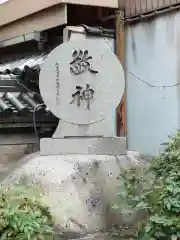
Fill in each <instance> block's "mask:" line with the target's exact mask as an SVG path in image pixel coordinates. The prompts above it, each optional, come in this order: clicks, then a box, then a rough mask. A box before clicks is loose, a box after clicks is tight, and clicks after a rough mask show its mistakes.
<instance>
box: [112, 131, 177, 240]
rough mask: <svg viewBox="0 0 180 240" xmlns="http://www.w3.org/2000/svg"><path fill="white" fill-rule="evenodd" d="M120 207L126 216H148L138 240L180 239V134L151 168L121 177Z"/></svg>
mask: <svg viewBox="0 0 180 240" xmlns="http://www.w3.org/2000/svg"><path fill="white" fill-rule="evenodd" d="M120 182H121V192H120V193H119V200H118V204H117V205H115V206H114V207H116V208H119V209H120V211H121V213H122V214H132V213H135V214H136V213H137V212H139V211H140V210H142V211H143V213H145V216H144V219H143V221H142V220H141V221H140V222H139V223H138V224H137V232H138V234H137V239H141V240H156V239H158V240H166V239H172V240H177V239H180V131H178V132H177V134H176V136H174V137H172V138H171V139H170V142H169V143H168V145H167V147H166V149H165V151H164V152H163V153H162V154H161V155H160V156H158V157H156V158H154V159H153V161H152V164H151V167H150V168H149V169H148V170H147V169H140V168H136V169H131V170H129V171H126V172H123V173H122V174H121V175H120Z"/></svg>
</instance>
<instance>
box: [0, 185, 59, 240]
mask: <svg viewBox="0 0 180 240" xmlns="http://www.w3.org/2000/svg"><path fill="white" fill-rule="evenodd" d="M10 239H11V240H30V239H31V240H44V239H46V240H48V239H49V240H50V239H55V233H54V231H53V220H52V217H51V214H50V213H49V210H48V208H47V207H46V206H45V205H44V204H43V203H42V201H40V195H39V194H38V193H37V192H36V191H35V189H32V188H28V187H23V186H15V187H13V188H10V189H6V190H5V189H4V190H1V192H0V240H10Z"/></svg>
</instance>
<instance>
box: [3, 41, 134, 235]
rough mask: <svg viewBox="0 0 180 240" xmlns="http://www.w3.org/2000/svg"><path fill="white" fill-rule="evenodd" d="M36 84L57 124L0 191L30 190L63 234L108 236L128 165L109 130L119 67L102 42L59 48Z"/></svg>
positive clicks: (122, 142) (120, 79) (119, 88)
mask: <svg viewBox="0 0 180 240" xmlns="http://www.w3.org/2000/svg"><path fill="white" fill-rule="evenodd" d="M39 85H40V92H41V95H42V97H43V99H44V102H45V104H46V106H47V107H48V109H49V110H50V111H52V113H53V114H54V115H55V116H57V117H58V118H59V119H60V121H59V125H58V127H57V129H56V132H55V133H54V135H53V137H52V138H45V139H41V141H40V153H37V154H35V155H32V156H27V157H26V158H25V159H22V160H20V164H19V166H18V168H17V169H16V170H14V171H13V173H12V174H10V175H9V176H8V177H7V178H6V179H5V180H4V181H3V182H2V185H6V186H7V185H11V184H15V183H20V182H22V181H25V182H26V183H27V184H31V185H35V186H36V187H38V188H39V189H40V191H42V193H43V195H44V199H45V201H46V203H47V204H48V206H49V207H50V210H51V213H52V215H53V217H54V220H55V223H56V226H57V228H60V229H61V230H63V232H68V233H72V232H73V236H75V233H76V236H77V234H79V235H81V234H90V233H96V232H100V231H108V229H109V228H111V226H112V224H113V223H117V222H118V223H119V213H118V214H117V216H116V215H114V213H112V211H111V207H112V204H113V203H114V200H115V199H116V197H117V193H118V192H119V181H118V176H119V174H120V172H121V170H122V168H126V169H127V168H129V167H131V166H134V165H136V163H135V162H133V161H131V159H129V158H128V156H127V155H126V139H125V138H118V137H116V136H115V131H114V127H112V126H113V121H114V123H115V119H114V118H113V117H114V116H113V111H114V110H115V109H116V107H117V105H118V104H119V102H120V101H121V98H122V95H123V92H124V85H125V80H124V72H123V69H122V66H121V64H120V62H119V61H118V59H117V58H116V56H115V55H114V53H113V52H112V51H111V50H110V48H109V46H108V45H107V44H106V42H104V44H101V45H100V46H98V45H96V44H95V42H94V41H92V40H83V41H72V42H67V43H64V44H62V45H60V46H58V47H57V48H56V49H54V50H53V51H52V52H51V53H50V54H49V56H48V57H47V59H46V60H45V62H44V63H43V68H42V71H41V73H40V84H39ZM23 179H25V180H23ZM131 220H133V219H131ZM123 221H124V220H123Z"/></svg>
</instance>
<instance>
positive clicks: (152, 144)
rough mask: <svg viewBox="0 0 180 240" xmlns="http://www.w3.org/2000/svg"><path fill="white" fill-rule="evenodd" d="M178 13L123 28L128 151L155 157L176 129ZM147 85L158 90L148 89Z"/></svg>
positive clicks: (179, 112)
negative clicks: (124, 38) (124, 29)
mask: <svg viewBox="0 0 180 240" xmlns="http://www.w3.org/2000/svg"><path fill="white" fill-rule="evenodd" d="M179 23H180V11H174V12H172V13H168V14H164V15H162V16H160V17H157V18H155V19H154V20H149V21H147V22H143V21H141V22H139V23H137V24H133V25H130V26H128V27H127V29H126V31H127V35H126V36H127V39H126V40H127V44H126V67H127V127H128V148H129V149H130V150H140V151H143V152H146V153H150V154H157V153H158V151H159V148H160V144H161V143H162V142H164V140H167V139H168V135H170V134H172V133H175V132H176V130H177V129H178V128H180V85H179V86H175V87H164V88H163V86H167V85H174V84H177V83H179V82H180V24H179ZM130 72H131V73H133V74H134V75H136V76H138V77H139V78H141V79H142V80H143V81H146V82H147V83H149V84H152V85H155V86H161V87H150V86H148V85H147V84H145V83H143V82H142V81H140V80H138V78H137V77H134V76H132V74H130Z"/></svg>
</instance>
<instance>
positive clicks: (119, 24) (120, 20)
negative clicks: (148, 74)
mask: <svg viewBox="0 0 180 240" xmlns="http://www.w3.org/2000/svg"><path fill="white" fill-rule="evenodd" d="M124 6H125V2H124V0H119V8H118V10H117V12H116V22H115V24H116V55H117V57H118V59H119V61H120V62H121V65H122V66H123V68H124V69H125V62H124V58H125V52H124V51H125V33H124ZM116 114H117V135H118V136H126V135H127V127H126V88H125V90H124V94H123V98H122V100H121V102H120V104H119V106H118V107H117V111H116Z"/></svg>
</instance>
